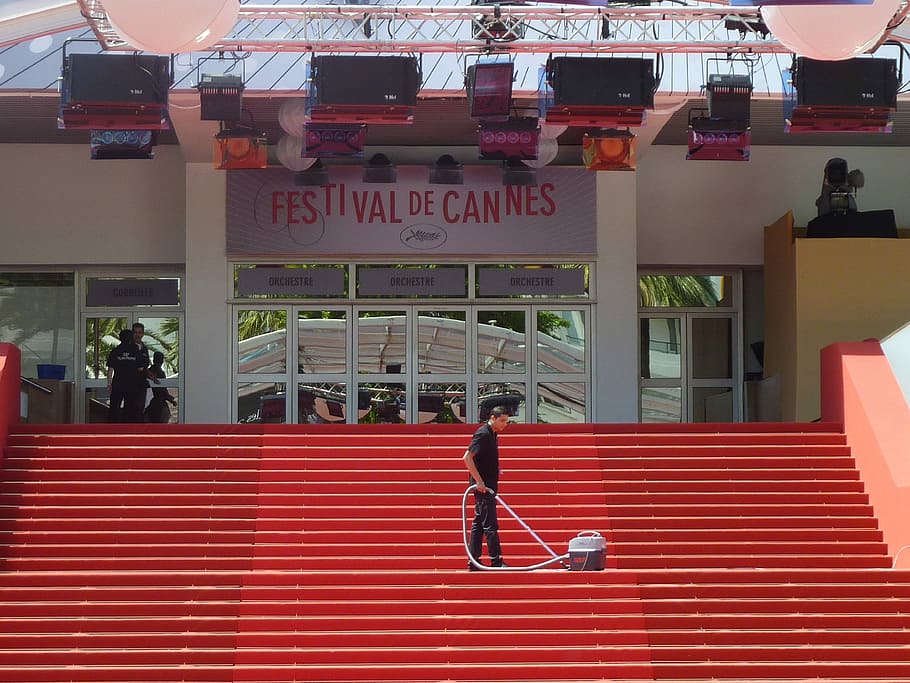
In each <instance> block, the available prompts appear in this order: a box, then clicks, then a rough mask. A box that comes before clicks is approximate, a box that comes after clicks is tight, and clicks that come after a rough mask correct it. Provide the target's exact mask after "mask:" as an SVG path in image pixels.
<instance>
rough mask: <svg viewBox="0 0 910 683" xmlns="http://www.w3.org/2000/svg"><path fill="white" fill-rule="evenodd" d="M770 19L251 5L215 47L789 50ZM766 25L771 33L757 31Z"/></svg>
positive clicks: (635, 11) (107, 29) (718, 10)
mask: <svg viewBox="0 0 910 683" xmlns="http://www.w3.org/2000/svg"><path fill="white" fill-rule="evenodd" d="M188 1H191V0H188ZM78 2H79V5H80V7H81V9H82V11H83V15H84V16H85V17H86V19H87V20H88V23H89V25H90V26H91V27H92V29H93V31H94V32H95V35H96V36H97V38H98V40H99V42H100V43H101V45H102V46H103V47H104V49H106V50H129V49H132V48H131V47H130V46H129V45H128V44H126V43H124V42H123V40H122V39H120V37H119V36H118V35H117V33H116V31H114V29H113V28H112V27H111V25H110V23H109V21H108V20H107V16H106V15H105V13H104V2H103V0H78ZM175 20H178V21H179V18H175ZM760 22H761V20H760V16H759V13H758V8H750V7H737V8H731V7H729V6H727V5H721V4H715V5H702V6H697V7H676V6H667V7H664V6H647V7H639V6H635V7H622V6H612V5H611V6H608V7H555V6H553V7H545V6H540V5H531V6H524V5H476V6H470V5H461V6H430V5H414V6H404V5H268V6H265V5H242V6H241V9H240V19H239V21H238V22H237V25H236V26H235V28H234V33H232V34H230V35H229V36H228V37H226V38H225V39H223V40H222V41H220V42H218V43H216V44H215V45H213V46H211V47H210V48H208V50H211V51H216V52H217V51H225V52H228V51H230V52H241V53H246V52H319V53H326V52H335V53H349V52H373V53H378V52H383V53H454V54H483V53H496V52H503V53H535V54H554V53H556V54H571V53H607V54H609V53H638V54H640V53H680V54H682V53H699V54H705V53H708V54H712V53H713V54H719V55H729V56H732V55H748V54H768V53H785V52H789V50H788V49H787V48H785V47H784V46H783V45H781V44H780V43H779V42H778V41H777V40H775V39H774V38H773V37H771V36H770V35H768V34H767V29H765V28H764V25H763V24H761V23H760ZM759 26H760V27H761V28H762V29H763V30H764V33H762V32H757V31H756V30H755V29H756V28H757V27H759ZM730 27H735V28H730Z"/></svg>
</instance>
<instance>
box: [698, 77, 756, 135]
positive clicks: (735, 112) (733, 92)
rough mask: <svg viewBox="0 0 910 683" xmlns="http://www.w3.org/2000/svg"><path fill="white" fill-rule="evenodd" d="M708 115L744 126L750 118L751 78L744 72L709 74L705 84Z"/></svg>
mask: <svg viewBox="0 0 910 683" xmlns="http://www.w3.org/2000/svg"><path fill="white" fill-rule="evenodd" d="M705 91H706V93H707V98H708V116H710V117H711V118H712V119H715V120H721V119H723V120H726V121H735V122H737V124H742V127H743V128H745V127H747V126H749V124H750V122H751V119H752V79H751V78H750V77H749V76H746V75H744V74H711V75H710V76H708V82H707V84H706V85H705Z"/></svg>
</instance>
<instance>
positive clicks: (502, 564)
mask: <svg viewBox="0 0 910 683" xmlns="http://www.w3.org/2000/svg"><path fill="white" fill-rule="evenodd" d="M490 566H491V567H498V568H502V569H508V568H509V565H507V564H506V563H505V562H503V561H502V560H499V561H498V562H491V563H490Z"/></svg>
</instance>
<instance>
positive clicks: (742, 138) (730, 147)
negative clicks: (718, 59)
mask: <svg viewBox="0 0 910 683" xmlns="http://www.w3.org/2000/svg"><path fill="white" fill-rule="evenodd" d="M705 90H706V91H707V94H708V109H707V112H706V111H705V110H704V109H692V110H690V111H689V151H688V153H687V154H686V159H695V160H699V159H707V160H712V161H749V156H750V148H751V144H752V133H751V118H752V110H751V106H752V104H751V98H752V79H751V78H750V77H749V76H745V75H741V74H711V75H710V76H708V83H707V85H706V86H705ZM705 113H707V116H705Z"/></svg>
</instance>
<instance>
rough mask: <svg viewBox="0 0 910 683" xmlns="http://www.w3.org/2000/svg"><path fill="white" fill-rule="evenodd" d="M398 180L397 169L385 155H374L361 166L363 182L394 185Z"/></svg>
mask: <svg viewBox="0 0 910 683" xmlns="http://www.w3.org/2000/svg"><path fill="white" fill-rule="evenodd" d="M397 180H398V168H397V167H396V166H395V164H393V163H392V162H391V160H390V159H389V158H388V157H387V156H386V155H385V154H374V155H373V156H371V157H370V160H369V161H368V162H367V163H366V164H364V166H363V182H365V183H394V182H395V181H397Z"/></svg>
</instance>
